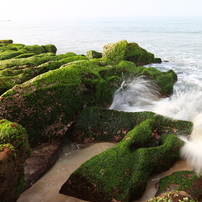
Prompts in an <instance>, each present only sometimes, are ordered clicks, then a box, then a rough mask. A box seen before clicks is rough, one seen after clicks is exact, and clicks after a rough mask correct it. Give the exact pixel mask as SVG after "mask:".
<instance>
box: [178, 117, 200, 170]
mask: <svg viewBox="0 0 202 202" xmlns="http://www.w3.org/2000/svg"><path fill="white" fill-rule="evenodd" d="M180 138H181V139H182V140H183V141H184V142H185V144H184V146H183V147H182V148H181V151H180V152H181V156H182V158H184V159H186V160H187V162H189V163H190V165H191V166H192V168H193V169H194V170H195V171H196V172H197V173H201V172H202V113H200V114H198V115H197V116H196V117H195V118H194V119H193V128H192V132H191V136H190V138H189V139H186V138H185V137H180Z"/></svg>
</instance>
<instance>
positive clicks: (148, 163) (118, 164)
mask: <svg viewBox="0 0 202 202" xmlns="http://www.w3.org/2000/svg"><path fill="white" fill-rule="evenodd" d="M155 129H156V125H155V120H154V119H147V120H145V121H143V122H141V123H140V124H139V125H137V126H136V127H135V128H134V129H133V130H131V131H129V132H128V133H127V135H126V136H125V137H124V138H123V139H122V141H121V142H119V143H118V144H117V145H116V146H114V147H113V148H110V149H108V150H106V151H105V152H103V153H101V154H99V155H97V156H95V157H93V158H91V159H90V160H88V161H86V162H85V163H84V164H82V165H81V166H80V167H79V168H78V169H77V170H76V171H74V172H73V173H72V174H71V176H70V177H69V179H68V180H67V181H66V182H65V183H64V184H63V186H62V187H61V189H60V193H61V194H65V195H70V196H74V197H77V198H80V199H83V200H88V201H102V202H105V201H106V202H110V201H122V202H124V201H132V200H135V199H138V198H139V197H141V196H142V194H143V192H144V190H145V187H146V184H147V180H148V178H149V176H150V175H151V174H153V173H156V172H163V171H165V170H167V169H168V168H169V167H171V166H172V165H173V164H174V163H175V162H176V160H177V159H178V158H179V148H180V147H181V146H182V144H183V143H182V141H181V140H180V139H179V138H177V137H176V136H175V135H171V134H170V135H163V136H162V137H161V138H160V141H159V144H158V145H157V146H156V147H153V146H152V144H153V133H154V132H155Z"/></svg>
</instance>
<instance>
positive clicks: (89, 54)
mask: <svg viewBox="0 0 202 202" xmlns="http://www.w3.org/2000/svg"><path fill="white" fill-rule="evenodd" d="M86 57H87V58H88V59H90V60H91V59H94V58H101V57H102V53H99V52H97V51H94V50H89V51H87V53H86Z"/></svg>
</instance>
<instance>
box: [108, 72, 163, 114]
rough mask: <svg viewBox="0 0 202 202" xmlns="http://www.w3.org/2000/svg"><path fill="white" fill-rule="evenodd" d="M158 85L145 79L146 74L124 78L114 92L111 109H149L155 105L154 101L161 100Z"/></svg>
mask: <svg viewBox="0 0 202 202" xmlns="http://www.w3.org/2000/svg"><path fill="white" fill-rule="evenodd" d="M159 97H160V93H159V87H158V85H157V84H156V83H155V82H154V81H152V80H148V79H145V77H144V76H140V77H136V78H134V79H128V80H124V81H123V82H122V84H121V86H120V87H119V88H118V89H117V90H116V92H115V93H114V98H113V102H112V104H111V106H110V107H109V109H114V110H117V111H128V112H137V111H145V109H146V108H147V111H149V110H150V109H151V108H152V107H153V101H156V100H159Z"/></svg>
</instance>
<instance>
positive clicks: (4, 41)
mask: <svg viewBox="0 0 202 202" xmlns="http://www.w3.org/2000/svg"><path fill="white" fill-rule="evenodd" d="M0 43H6V44H12V43H13V40H11V39H1V40H0Z"/></svg>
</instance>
